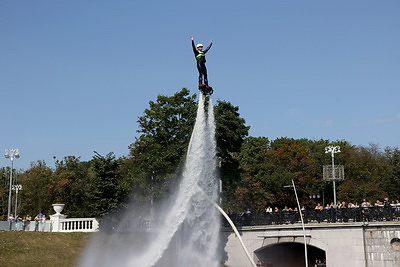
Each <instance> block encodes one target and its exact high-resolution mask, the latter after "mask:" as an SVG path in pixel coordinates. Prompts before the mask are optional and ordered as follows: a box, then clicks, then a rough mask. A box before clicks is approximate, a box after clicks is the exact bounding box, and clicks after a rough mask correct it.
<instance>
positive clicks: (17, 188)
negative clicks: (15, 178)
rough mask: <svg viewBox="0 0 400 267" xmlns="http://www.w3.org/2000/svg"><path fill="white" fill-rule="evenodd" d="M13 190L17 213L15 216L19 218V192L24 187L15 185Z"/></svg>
mask: <svg viewBox="0 0 400 267" xmlns="http://www.w3.org/2000/svg"><path fill="white" fill-rule="evenodd" d="M12 190H14V191H15V213H14V214H15V216H17V214H18V212H17V209H18V192H19V191H21V190H22V185H20V184H16V185H13V186H12Z"/></svg>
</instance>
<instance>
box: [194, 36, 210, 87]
mask: <svg viewBox="0 0 400 267" xmlns="http://www.w3.org/2000/svg"><path fill="white" fill-rule="evenodd" d="M211 46H212V43H210V45H209V46H207V48H206V49H205V50H203V51H202V52H200V51H199V50H197V49H196V46H195V45H194V41H193V40H192V47H193V53H194V56H195V57H196V61H197V70H198V71H199V84H202V83H203V77H204V83H205V85H208V79H207V68H206V56H205V54H206V53H207V51H208V50H210V48H211Z"/></svg>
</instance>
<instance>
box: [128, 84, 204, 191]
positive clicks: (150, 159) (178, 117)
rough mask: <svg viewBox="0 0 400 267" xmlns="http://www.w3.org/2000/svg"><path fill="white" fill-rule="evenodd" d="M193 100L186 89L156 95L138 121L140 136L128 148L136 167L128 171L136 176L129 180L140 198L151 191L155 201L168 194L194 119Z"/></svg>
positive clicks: (194, 104) (193, 96) (185, 147)
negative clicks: (139, 192) (168, 94)
mask: <svg viewBox="0 0 400 267" xmlns="http://www.w3.org/2000/svg"><path fill="white" fill-rule="evenodd" d="M195 98H196V95H191V96H190V95H189V90H187V89H185V88H184V89H182V90H181V91H180V92H177V93H176V94H174V95H173V96H170V97H168V96H162V95H159V96H158V97H157V100H156V101H155V102H154V101H150V103H149V105H150V107H149V108H148V109H145V111H144V115H143V116H140V117H139V120H138V123H139V130H138V132H139V133H141V135H140V136H139V137H138V138H137V139H136V140H135V142H134V143H132V144H131V145H130V146H129V148H130V156H131V159H132V160H133V162H132V163H133V164H135V165H136V169H135V168H133V169H132V168H131V171H132V170H135V171H133V172H134V173H135V175H136V179H132V180H134V182H135V186H136V187H137V188H140V191H141V193H142V194H143V195H149V193H150V191H152V193H155V197H156V198H157V197H158V196H160V195H162V194H163V192H165V191H167V190H168V188H169V186H170V182H171V177H172V176H173V174H174V173H175V171H176V169H177V167H178V166H179V165H180V163H181V161H182V159H183V155H184V154H185V153H186V149H187V144H188V142H189V139H190V134H191V131H192V127H193V125H194V120H195V116H196V102H195ZM138 169H139V170H140V171H138Z"/></svg>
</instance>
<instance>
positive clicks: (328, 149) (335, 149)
mask: <svg viewBox="0 0 400 267" xmlns="http://www.w3.org/2000/svg"><path fill="white" fill-rule="evenodd" d="M339 152H340V146H327V147H325V153H331V157H332V182H333V204H334V205H335V207H336V182H335V181H336V179H335V153H339Z"/></svg>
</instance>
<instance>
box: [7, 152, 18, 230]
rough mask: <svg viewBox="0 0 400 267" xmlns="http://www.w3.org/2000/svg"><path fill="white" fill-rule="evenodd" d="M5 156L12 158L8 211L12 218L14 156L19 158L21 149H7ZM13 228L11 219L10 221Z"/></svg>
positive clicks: (8, 216) (8, 215)
mask: <svg viewBox="0 0 400 267" xmlns="http://www.w3.org/2000/svg"><path fill="white" fill-rule="evenodd" d="M4 156H5V157H6V158H7V159H8V158H9V159H10V160H11V170H10V187H9V192H8V212H7V220H9V218H10V214H11V190H12V179H13V169H14V158H16V159H17V158H19V150H18V149H6V151H5V153H4ZM9 224H10V228H11V221H10V223H9Z"/></svg>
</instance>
